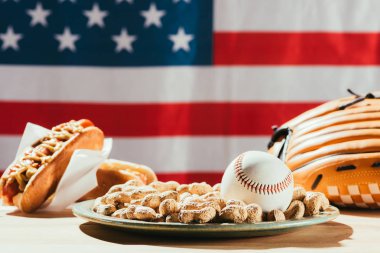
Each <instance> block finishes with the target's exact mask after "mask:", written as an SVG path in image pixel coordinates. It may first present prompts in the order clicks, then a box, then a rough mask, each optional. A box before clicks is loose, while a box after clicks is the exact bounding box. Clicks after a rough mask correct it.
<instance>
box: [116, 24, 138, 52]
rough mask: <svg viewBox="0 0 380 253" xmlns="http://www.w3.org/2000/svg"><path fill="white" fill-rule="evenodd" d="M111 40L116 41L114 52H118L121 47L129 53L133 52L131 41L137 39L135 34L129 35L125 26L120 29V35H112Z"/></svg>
mask: <svg viewBox="0 0 380 253" xmlns="http://www.w3.org/2000/svg"><path fill="white" fill-rule="evenodd" d="M112 40H113V41H115V42H116V44H117V45H116V49H115V50H116V52H120V51H122V50H123V49H125V50H127V51H128V52H129V53H132V52H133V47H132V43H133V42H134V41H135V40H137V36H135V35H129V34H128V31H127V29H126V28H123V29H121V32H120V35H114V36H112Z"/></svg>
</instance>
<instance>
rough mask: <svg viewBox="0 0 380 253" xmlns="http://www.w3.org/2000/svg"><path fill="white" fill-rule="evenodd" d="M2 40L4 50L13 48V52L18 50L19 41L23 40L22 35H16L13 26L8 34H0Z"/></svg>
mask: <svg viewBox="0 0 380 253" xmlns="http://www.w3.org/2000/svg"><path fill="white" fill-rule="evenodd" d="M0 39H1V40H2V41H3V45H2V46H1V49H2V50H6V49H8V48H12V49H13V50H18V49H19V47H18V41H19V40H21V39H22V34H20V33H15V32H14V31H13V27H12V26H8V28H7V32H6V33H0Z"/></svg>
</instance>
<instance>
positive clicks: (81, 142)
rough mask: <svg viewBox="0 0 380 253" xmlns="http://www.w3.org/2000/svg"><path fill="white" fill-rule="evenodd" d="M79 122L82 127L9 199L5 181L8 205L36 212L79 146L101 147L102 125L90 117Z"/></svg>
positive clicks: (8, 170)
mask: <svg viewBox="0 0 380 253" xmlns="http://www.w3.org/2000/svg"><path fill="white" fill-rule="evenodd" d="M78 122H79V124H81V126H82V127H83V129H82V130H81V131H79V132H77V133H75V134H73V135H72V136H71V137H70V139H68V140H67V141H65V142H64V143H63V144H62V146H61V147H60V149H59V150H57V151H55V152H54V153H53V154H52V156H51V160H49V162H47V163H44V164H42V165H41V166H40V167H38V169H37V172H36V173H35V174H34V175H33V176H32V177H31V178H30V179H29V181H28V182H27V183H26V186H25V189H24V190H23V191H20V192H19V193H17V194H16V195H15V196H13V197H12V198H11V199H12V201H10V200H9V197H7V196H6V195H5V194H4V192H3V188H4V186H5V184H6V183H4V182H5V181H4V180H3V185H2V186H1V187H0V188H1V189H0V190H1V191H0V193H2V199H3V202H4V203H5V204H8V205H12V204H13V205H15V206H17V207H18V208H19V209H20V210H21V211H23V212H27V213H30V212H33V211H35V210H36V209H38V208H39V207H40V206H41V205H42V204H43V203H44V202H45V201H46V199H47V198H48V197H49V196H50V195H51V194H53V193H54V191H55V189H56V187H57V185H58V182H59V181H60V179H61V177H62V176H63V174H64V172H65V170H66V167H67V165H68V163H69V161H70V158H71V155H72V154H73V152H74V151H75V150H76V149H92V150H101V149H102V147H103V140H104V135H103V132H102V131H101V130H100V129H99V128H97V127H95V126H91V124H92V123H91V122H90V121H88V120H84V121H83V120H82V121H78ZM90 123H91V124H90ZM14 166H15V163H13V164H11V165H10V166H9V167H8V168H7V170H6V171H5V172H4V175H8V174H10V173H11V169H12V168H14ZM4 175H3V176H4ZM12 202H13V203H12Z"/></svg>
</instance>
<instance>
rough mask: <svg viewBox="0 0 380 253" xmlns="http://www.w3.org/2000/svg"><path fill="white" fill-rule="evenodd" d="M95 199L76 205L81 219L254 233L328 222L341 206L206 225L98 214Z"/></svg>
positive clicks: (129, 225) (121, 224) (132, 226)
mask: <svg viewBox="0 0 380 253" xmlns="http://www.w3.org/2000/svg"><path fill="white" fill-rule="evenodd" d="M94 201H95V200H87V201H83V202H79V203H76V204H74V205H73V207H72V212H73V214H74V215H75V216H77V217H78V218H81V219H84V220H87V221H91V222H94V223H98V224H102V225H107V226H112V227H115V226H116V227H121V228H130V229H138V230H145V231H153V230H157V231H176V232H180V231H184V230H186V231H188V232H191V231H193V232H194V230H196V231H199V232H201V231H207V232H221V231H224V232H226V231H228V232H254V231H268V230H283V229H294V228H300V227H306V226H311V225H316V224H320V223H325V222H328V221H331V220H334V219H336V218H337V217H338V216H339V214H340V213H339V209H338V208H336V207H334V206H331V205H330V206H329V209H330V210H331V211H327V212H326V211H325V212H322V213H321V214H318V215H316V216H311V217H304V218H302V219H300V220H287V221H281V222H275V221H265V222H258V223H241V224H237V223H204V224H194V223H192V224H184V223H179V222H173V223H167V222H150V221H138V220H129V219H121V218H115V217H110V216H105V215H102V214H98V213H96V212H94V211H92V210H91V208H90V207H92V206H93V203H94Z"/></svg>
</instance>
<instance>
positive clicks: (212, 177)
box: [0, 170, 224, 185]
mask: <svg viewBox="0 0 380 253" xmlns="http://www.w3.org/2000/svg"><path fill="white" fill-rule="evenodd" d="M3 172H4V170H0V177H1V175H2V174H3ZM223 173H224V172H223V171H221V172H179V173H157V178H158V180H160V181H163V182H166V181H171V180H174V181H177V182H178V183H180V184H190V183H194V182H207V183H209V184H211V185H214V184H217V183H220V182H221V180H222V176H223Z"/></svg>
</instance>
